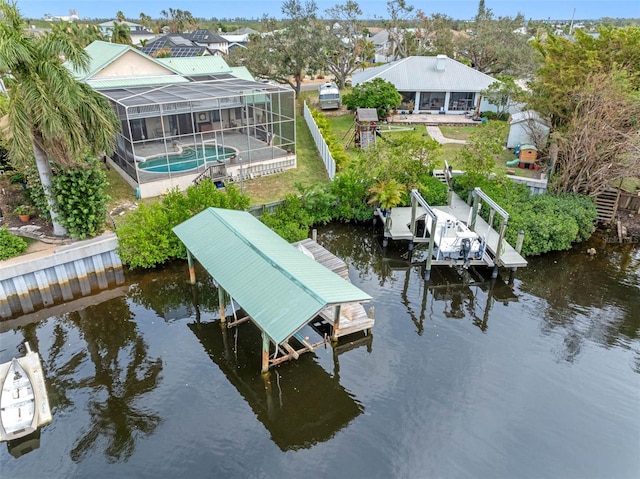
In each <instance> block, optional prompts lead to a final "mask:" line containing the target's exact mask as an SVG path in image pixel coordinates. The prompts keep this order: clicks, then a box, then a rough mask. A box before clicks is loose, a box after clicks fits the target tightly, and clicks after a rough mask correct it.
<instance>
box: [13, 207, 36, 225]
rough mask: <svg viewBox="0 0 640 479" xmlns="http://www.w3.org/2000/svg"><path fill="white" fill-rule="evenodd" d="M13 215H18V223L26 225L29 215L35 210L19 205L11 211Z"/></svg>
mask: <svg viewBox="0 0 640 479" xmlns="http://www.w3.org/2000/svg"><path fill="white" fill-rule="evenodd" d="M13 213H14V214H16V215H18V218H20V221H22V222H23V223H26V222H27V221H29V220H30V219H31V215H33V214H34V213H35V209H34V208H33V206H31V205H19V206H17V207H16V208H15V209H14V210H13Z"/></svg>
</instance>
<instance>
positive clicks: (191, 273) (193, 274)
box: [187, 250, 196, 284]
mask: <svg viewBox="0 0 640 479" xmlns="http://www.w3.org/2000/svg"><path fill="white" fill-rule="evenodd" d="M187 263H188V264H189V282H190V283H191V284H196V270H195V268H194V267H193V256H191V251H189V250H187Z"/></svg>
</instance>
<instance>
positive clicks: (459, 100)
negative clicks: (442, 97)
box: [449, 92, 474, 111]
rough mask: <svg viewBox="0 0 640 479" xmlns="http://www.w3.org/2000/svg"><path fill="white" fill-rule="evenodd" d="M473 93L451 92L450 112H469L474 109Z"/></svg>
mask: <svg viewBox="0 0 640 479" xmlns="http://www.w3.org/2000/svg"><path fill="white" fill-rule="evenodd" d="M473 97H474V93H473V92H451V95H450V96H449V110H452V111H467V110H471V109H472V108H473Z"/></svg>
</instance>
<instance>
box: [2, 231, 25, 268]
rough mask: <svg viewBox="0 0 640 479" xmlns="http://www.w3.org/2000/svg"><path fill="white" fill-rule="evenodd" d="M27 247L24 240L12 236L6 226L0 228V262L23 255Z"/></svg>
mask: <svg viewBox="0 0 640 479" xmlns="http://www.w3.org/2000/svg"><path fill="white" fill-rule="evenodd" d="M27 246H28V245H27V242H26V241H25V240H24V239H22V238H20V237H19V236H15V235H12V234H11V233H10V232H9V230H8V229H7V228H6V226H3V227H1V228H0V260H2V261H4V260H5V259H9V258H13V257H14V256H18V255H20V254H22V253H24V252H25V251H26V250H27Z"/></svg>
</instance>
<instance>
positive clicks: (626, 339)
mask: <svg viewBox="0 0 640 479" xmlns="http://www.w3.org/2000/svg"><path fill="white" fill-rule="evenodd" d="M319 241H320V242H322V243H323V244H324V245H325V246H326V247H327V248H328V249H329V250H331V251H332V252H334V253H335V254H337V255H338V256H340V257H342V258H343V259H344V260H345V261H347V262H348V264H349V265H350V275H351V279H352V281H353V282H354V283H355V284H356V285H357V286H358V287H360V288H362V289H363V290H365V291H366V292H367V293H369V294H370V295H371V296H372V297H373V298H374V299H373V302H372V305H373V306H374V307H375V316H376V324H375V327H374V329H373V334H372V335H371V336H355V337H352V338H350V340H347V341H345V340H343V341H341V342H340V344H339V347H338V348H331V347H327V348H323V347H321V348H319V349H317V350H316V351H315V352H314V353H313V354H306V355H303V356H301V358H300V360H298V361H294V362H290V363H287V364H284V365H282V366H281V367H279V368H276V369H274V370H272V371H271V373H270V374H269V376H267V377H262V376H261V375H260V372H259V371H260V346H261V341H260V336H259V334H258V332H257V330H256V328H255V327H254V326H253V325H251V324H249V323H245V324H243V325H242V326H241V327H239V328H238V329H236V330H227V329H226V328H221V327H220V323H219V318H218V313H217V292H216V290H215V288H214V286H213V284H212V282H211V280H210V279H209V278H208V277H207V275H206V273H204V272H203V271H198V281H199V283H198V285H197V286H196V287H192V286H191V285H189V284H187V279H188V272H187V267H186V264H183V263H177V264H172V265H169V266H167V267H166V268H164V269H161V270H157V271H152V272H146V273H132V274H127V283H126V285H125V286H124V287H120V288H117V289H114V290H111V291H107V292H103V293H100V294H97V295H95V296H91V297H89V298H83V299H81V300H77V301H74V302H70V303H68V304H67V305H65V306H64V307H63V308H62V309H57V310H55V311H54V312H52V313H47V311H46V310H44V311H40V312H38V313H37V314H33V315H29V316H24V317H21V318H17V319H15V320H12V321H11V322H4V323H0V328H1V329H0V331H1V332H0V361H2V362H5V361H8V360H10V359H11V357H13V356H14V355H17V354H18V350H17V347H18V346H19V345H20V344H21V343H22V342H23V341H25V340H27V341H29V343H30V345H31V348H32V349H34V350H37V351H38V352H39V353H40V355H41V357H42V360H43V366H44V369H45V375H46V380H47V387H48V391H49V395H50V402H51V404H52V408H53V422H52V423H51V424H49V425H47V426H44V427H43V428H42V429H41V430H40V431H39V433H38V434H37V435H35V436H32V437H28V438H27V440H25V441H20V442H14V443H5V444H0V473H1V476H2V477H3V478H30V479H31V478H34V477H43V478H44V477H46V478H85V477H91V478H113V477H136V478H138V477H139V478H146V477H149V478H158V477H189V478H200V477H202V478H204V477H206V478H211V477H215V478H218V477H225V478H227V477H242V478H272V477H302V476H305V477H339V478H342V477H344V478H359V477H366V478H432V477H434V478H637V477H639V476H640V339H639V338H638V333H639V331H640V249H638V248H637V247H636V248H635V249H634V248H632V247H628V246H626V247H619V246H616V247H613V246H609V247H605V246H604V245H603V244H601V243H598V242H596V241H595V240H594V242H592V243H589V244H583V245H579V246H578V247H576V248H575V249H574V250H572V251H567V252H562V253H556V254H551V255H546V256H544V257H541V258H531V259H530V264H529V267H528V268H525V269H520V270H518V271H517V273H516V274H515V277H513V278H511V280H510V278H508V277H499V278H498V279H497V280H494V281H491V280H490V279H485V277H484V275H482V274H479V273H478V272H477V271H474V270H471V271H465V270H462V269H459V270H457V269H449V268H444V269H442V268H440V269H438V270H437V272H434V274H433V275H432V279H431V282H430V283H428V284H426V283H425V282H424V281H423V280H422V273H423V271H422V265H421V264H420V259H421V255H423V252H421V251H420V250H418V251H416V253H415V254H414V255H413V257H412V258H411V261H410V260H409V259H408V258H406V254H405V250H404V249H403V248H405V247H406V245H392V246H390V247H389V249H388V251H387V252H386V253H385V254H383V252H382V250H381V249H380V247H379V243H380V238H379V237H377V236H375V234H374V232H373V230H372V228H371V226H370V225H367V226H362V227H353V226H344V225H329V226H327V227H324V228H322V229H320V230H319ZM591 246H593V247H595V248H596V249H597V250H598V252H597V254H596V256H595V257H591V256H589V255H587V254H586V253H585V251H586V249H587V248H588V247H591ZM238 274H243V275H245V276H246V280H247V281H254V278H252V276H251V272H250V271H238ZM236 314H241V313H236ZM303 334H304V335H307V336H310V337H313V338H314V339H315V338H316V336H314V335H316V334H317V333H316V332H315V331H313V330H311V329H310V328H309V329H308V330H304V331H303Z"/></svg>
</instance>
